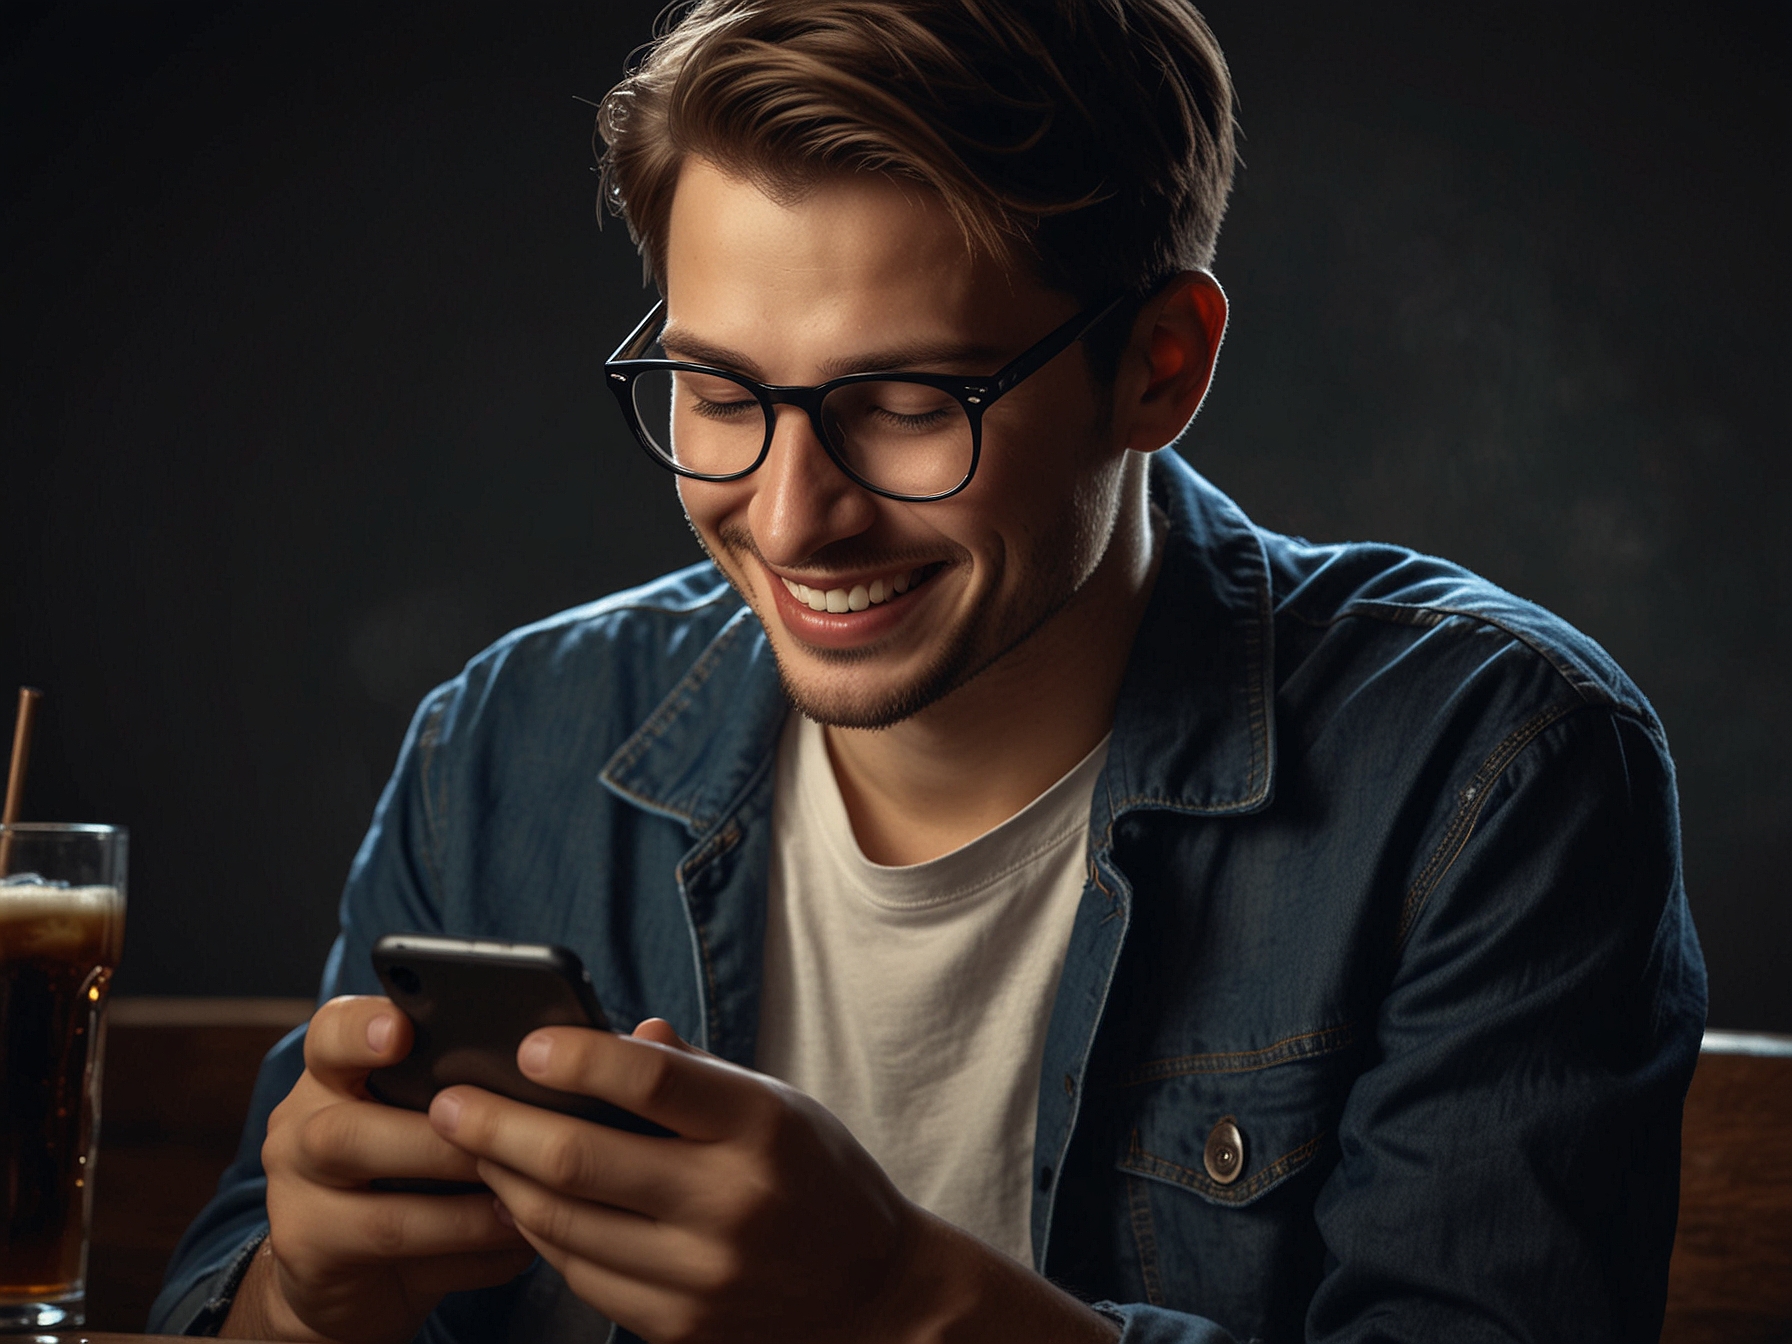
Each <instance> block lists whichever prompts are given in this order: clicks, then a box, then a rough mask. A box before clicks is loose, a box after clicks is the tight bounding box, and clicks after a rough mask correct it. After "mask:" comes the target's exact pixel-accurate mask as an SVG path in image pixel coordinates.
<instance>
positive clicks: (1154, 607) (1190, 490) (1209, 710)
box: [1091, 450, 1275, 829]
mask: <svg viewBox="0 0 1792 1344" xmlns="http://www.w3.org/2000/svg"><path fill="white" fill-rule="evenodd" d="M1151 500H1152V503H1153V504H1155V505H1156V506H1157V507H1158V508H1160V509H1162V510H1163V511H1164V512H1165V514H1167V515H1168V517H1169V522H1170V526H1169V536H1168V537H1167V539H1166V540H1165V543H1164V557H1163V564H1162V566H1161V567H1160V568H1159V570H1158V575H1157V583H1156V585H1155V586H1154V587H1153V589H1152V592H1151V601H1150V603H1149V604H1148V605H1147V606H1146V608H1145V616H1144V619H1143V620H1142V621H1141V622H1140V623H1139V632H1138V635H1137V636H1136V637H1135V638H1134V641H1133V649H1132V656H1131V657H1130V658H1129V659H1128V660H1127V665H1126V677H1125V679H1124V680H1123V681H1122V682H1121V684H1120V702H1119V706H1118V708H1117V710H1116V712H1115V716H1114V736H1113V740H1112V741H1111V742H1110V744H1109V746H1108V763H1107V768H1106V770H1105V771H1104V772H1103V774H1102V783H1101V786H1100V788H1101V790H1102V791H1103V793H1104V794H1105V796H1098V797H1097V799H1096V804H1095V810H1094V812H1093V813H1092V814H1091V818H1092V821H1093V822H1094V823H1095V824H1096V825H1097V826H1098V827H1101V828H1103V829H1105V826H1104V822H1105V824H1106V825H1111V824H1112V822H1113V820H1114V819H1115V818H1117V817H1119V816H1120V815H1121V814H1122V813H1124V812H1128V811H1132V810H1134V809H1137V808H1145V809H1154V810H1160V811H1172V812H1187V813H1193V814H1196V815H1202V816H1223V815H1238V814H1244V813H1250V812H1256V811H1260V810H1261V809H1262V808H1264V807H1266V806H1268V804H1269V800H1270V797H1271V794H1272V790H1273V787H1274V764H1273V763H1274V760H1275V689H1274V686H1275V683H1274V676H1275V657H1274V653H1275V649H1274V631H1273V624H1272V622H1273V619H1274V618H1273V613H1272V610H1271V597H1270V592H1271V589H1270V578H1269V560H1268V557H1267V556H1266V555H1265V553H1264V549H1263V541H1262V538H1261V537H1260V535H1259V534H1258V532H1257V529H1256V528H1255V527H1254V526H1252V524H1251V521H1250V520H1249V519H1248V518H1246V517H1245V516H1244V514H1243V512H1241V511H1240V509H1239V508H1238V506H1237V505H1236V504H1234V503H1233V502H1232V501H1231V500H1230V499H1227V498H1226V496H1225V495H1223V494H1221V493H1220V492H1219V491H1218V490H1216V489H1214V488H1213V486H1211V485H1209V484H1208V483H1207V481H1206V480H1204V479H1203V478H1202V477H1201V476H1200V475H1199V474H1198V473H1197V472H1196V471H1195V469H1194V468H1193V467H1191V466H1189V465H1188V463H1186V462H1185V461H1183V460H1182V458H1181V457H1180V456H1178V455H1177V454H1176V453H1175V452H1173V451H1169V450H1166V451H1164V452H1160V453H1158V454H1157V456H1156V457H1155V458H1153V459H1152V464H1151ZM1104 810H1105V812H1106V816H1105V817H1104V816H1103V812H1104Z"/></svg>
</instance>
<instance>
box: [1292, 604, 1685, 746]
mask: <svg viewBox="0 0 1792 1344" xmlns="http://www.w3.org/2000/svg"><path fill="white" fill-rule="evenodd" d="M1282 610H1283V611H1284V612H1286V614H1287V615H1288V616H1289V617H1291V618H1292V619H1294V620H1297V621H1299V622H1300V623H1301V624H1303V625H1306V626H1310V627H1312V628H1314V629H1328V628H1330V627H1331V626H1334V625H1336V624H1338V623H1339V622H1341V621H1343V620H1345V619H1346V618H1349V617H1366V618H1369V619H1371V620H1384V621H1388V622H1391V623H1393V624H1395V625H1407V626H1417V627H1421V628H1424V629H1436V628H1437V627H1439V626H1441V625H1443V624H1444V622H1445V621H1448V620H1451V619H1457V620H1464V621H1473V622H1474V623H1476V624H1477V625H1484V626H1487V627H1489V628H1490V629H1494V630H1498V631H1500V632H1501V633H1502V634H1504V635H1505V636H1506V637H1507V638H1508V639H1511V640H1513V641H1515V642H1516V643H1519V644H1522V645H1524V647H1525V648H1527V649H1529V650H1530V651H1531V652H1532V653H1534V654H1536V655H1537V657H1539V658H1541V659H1542V660H1543V661H1544V662H1546V663H1548V664H1549V666H1550V667H1551V669H1553V670H1554V672H1555V674H1556V675H1557V676H1558V677H1560V678H1561V679H1562V681H1563V682H1564V683H1565V684H1566V685H1567V686H1568V688H1569V689H1570V690H1572V691H1573V692H1574V694H1575V695H1576V696H1578V697H1579V698H1580V700H1581V701H1582V703H1584V704H1590V705H1607V706H1610V707H1611V708H1613V709H1618V710H1623V711H1625V712H1626V713H1629V714H1634V715H1635V716H1636V717H1638V718H1639V719H1641V720H1642V721H1643V722H1644V723H1653V722H1654V719H1655V715H1654V712H1653V711H1652V710H1651V709H1650V708H1649V706H1648V704H1647V703H1638V702H1636V701H1632V700H1629V699H1620V698H1619V697H1618V696H1616V695H1614V694H1612V692H1611V689H1610V688H1608V687H1607V686H1605V685H1604V684H1603V683H1602V682H1601V681H1599V680H1598V679H1596V678H1595V677H1594V676H1593V674H1592V672H1591V670H1590V669H1589V668H1587V667H1585V666H1584V665H1583V664H1582V663H1581V662H1580V661H1579V660H1578V659H1574V658H1570V657H1567V656H1565V655H1564V654H1563V652H1562V651H1561V650H1559V649H1555V648H1552V647H1551V646H1550V645H1549V644H1547V643H1545V642H1543V641H1540V640H1538V639H1536V638H1534V637H1533V636H1531V635H1530V634H1529V633H1527V632H1526V631H1524V630H1523V629H1520V628H1519V627H1518V626H1516V625H1514V624H1512V623H1511V622H1509V621H1505V620H1502V619H1500V618H1499V617H1498V616H1496V615H1493V614H1491V613H1489V612H1485V611H1468V610H1464V609H1462V608H1460V607H1447V606H1437V605H1433V604H1429V603H1426V604H1414V603H1402V602H1378V601H1375V600H1373V599H1363V600H1359V601H1355V602H1350V603H1347V604H1345V605H1344V606H1343V607H1341V608H1339V610H1338V611H1337V612H1336V613H1335V614H1333V615H1331V616H1329V617H1324V618H1314V617H1311V616H1305V615H1302V614H1301V613H1299V612H1296V611H1294V610H1292V609H1290V608H1287V607H1284V608H1283V609H1282ZM1583 638H1586V636H1583ZM1608 657H1609V655H1608Z"/></svg>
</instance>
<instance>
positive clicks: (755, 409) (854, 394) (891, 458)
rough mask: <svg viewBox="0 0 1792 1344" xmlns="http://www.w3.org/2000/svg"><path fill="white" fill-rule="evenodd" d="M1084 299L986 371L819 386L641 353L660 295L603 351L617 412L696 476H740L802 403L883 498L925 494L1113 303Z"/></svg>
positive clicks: (943, 492) (862, 480) (963, 468)
mask: <svg viewBox="0 0 1792 1344" xmlns="http://www.w3.org/2000/svg"><path fill="white" fill-rule="evenodd" d="M1125 298H1126V293H1125V292H1124V291H1123V292H1121V293H1119V294H1116V295H1114V296H1113V297H1111V298H1108V299H1104V300H1102V301H1100V302H1099V303H1097V304H1095V305H1093V306H1092V307H1089V308H1085V309H1084V310H1083V311H1082V312H1080V313H1078V314H1077V315H1076V316H1075V317H1073V318H1071V319H1070V320H1069V321H1068V322H1065V323H1064V324H1063V325H1062V326H1059V327H1057V328H1055V329H1053V330H1052V331H1051V332H1050V333H1048V334H1047V335H1046V336H1045V338H1044V339H1043V340H1041V341H1040V342H1039V343H1038V344H1037V345H1033V346H1030V347H1029V348H1027V349H1026V350H1023V351H1022V352H1021V353H1020V354H1018V355H1016V356H1015V357H1014V358H1013V359H1012V360H1010V361H1009V362H1008V363H1007V364H1005V365H1004V366H1003V367H1002V368H1001V369H1000V370H998V371H997V372H996V373H994V374H991V375H990V376H989V377H987V378H962V377H954V376H952V375H950V374H933V373H906V372H901V371H895V370H893V371H890V372H878V373H849V374H847V375H846V376H845V377H843V378H833V379H830V380H829V381H827V382H825V383H819V384H817V385H816V386H814V387H773V386H770V385H768V384H765V383H760V382H755V381H754V380H753V379H751V378H747V377H745V376H743V375H741V374H738V373H734V372H732V371H730V370H728V369H719V368H715V367H713V366H711V365H708V364H689V363H686V362H684V361H682V360H676V359H643V358H641V357H640V356H641V355H642V354H643V353H644V352H645V351H647V350H649V349H651V348H652V347H653V345H654V344H655V343H656V342H657V341H658V340H659V335H660V330H661V321H660V319H661V318H662V316H663V315H664V314H665V311H666V304H665V301H664V300H663V299H662V300H661V301H660V302H659V303H657V304H655V305H654V309H653V311H652V312H650V313H648V314H647V316H646V317H644V318H643V319H641V324H640V325H639V326H638V327H636V328H635V329H634V330H633V331H632V332H630V333H629V336H628V339H627V340H625V341H623V343H622V344H621V345H620V346H618V347H617V348H616V353H615V354H613V355H611V356H610V357H609V359H607V360H605V361H604V373H605V381H606V382H607V383H608V384H609V387H610V391H612V392H614V393H615V394H616V400H617V403H618V404H619V405H620V406H621V407H622V415H623V418H624V419H625V420H627V421H628V425H629V428H630V429H632V430H634V432H635V437H636V438H637V439H639V440H640V441H641V446H642V447H643V448H645V449H646V450H647V452H648V454H649V456H651V457H652V458H653V459H654V460H655V461H656V462H658V463H659V464H660V465H661V466H664V467H669V468H671V469H672V470H673V471H675V472H677V473H678V474H679V475H680V476H688V477H690V478H691V479H693V480H698V481H737V480H739V479H740V478H741V477H742V476H746V475H748V474H750V473H751V472H753V471H756V470H757V469H758V468H759V465H760V463H762V462H764V461H765V457H766V454H767V453H768V452H770V451H771V446H772V435H773V433H774V431H775V429H776V427H777V413H776V410H775V408H776V407H778V406H797V407H800V408H801V409H802V410H803V411H804V412H805V413H807V415H808V417H809V423H810V425H811V426H813V427H814V430H815V437H816V438H818V439H820V440H821V444H822V446H823V447H824V448H825V449H827V454H828V456H829V457H830V458H832V459H833V461H834V465H836V466H837V467H839V468H840V470H841V471H843V472H845V473H846V475H847V476H848V477H849V478H850V479H852V480H853V481H855V482H857V483H858V484H859V485H862V486H864V487H865V489H867V490H870V491H872V492H873V493H874V494H879V495H883V496H884V497H885V498H887V499H900V500H908V501H911V502H914V503H925V502H927V501H929V500H935V499H945V498H947V497H948V496H951V495H955V494H957V493H958V492H959V491H960V490H962V489H964V488H965V486H967V485H969V484H970V483H971V477H972V476H973V475H975V474H976V471H977V460H978V458H979V457H980V456H981V455H982V452H983V413H984V412H985V411H987V410H988V409H989V408H990V407H991V406H992V405H994V404H995V402H996V401H998V400H999V399H1001V398H1002V397H1004V396H1006V395H1007V394H1008V393H1009V392H1011V391H1013V390H1014V388H1015V387H1016V386H1018V385H1019V384H1020V383H1021V382H1022V381H1023V380H1024V379H1026V378H1028V377H1030V376H1031V375H1033V374H1035V373H1037V372H1038V371H1039V370H1040V369H1042V368H1044V367H1045V365H1046V364H1047V362H1049V361H1050V360H1052V359H1053V358H1055V357H1056V356H1057V355H1058V354H1060V353H1061V352H1062V351H1064V350H1066V349H1068V348H1069V347H1070V346H1071V345H1072V344H1074V343H1075V342H1077V341H1079V340H1081V339H1082V338H1083V337H1084V336H1086V335H1088V334H1089V332H1090V331H1091V330H1093V329H1094V327H1095V326H1096V324H1097V323H1099V322H1100V321H1101V320H1102V319H1103V318H1105V317H1107V316H1108V315H1109V314H1110V313H1112V312H1113V311H1114V310H1115V309H1116V308H1118V307H1119V306H1120V304H1121V302H1122V300H1124V299H1125Z"/></svg>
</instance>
